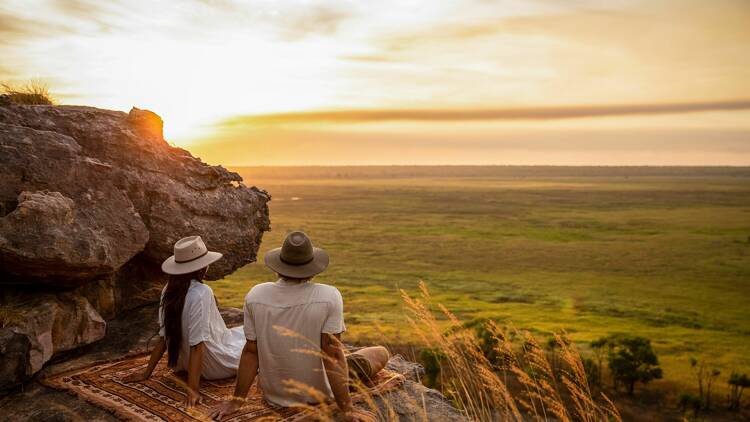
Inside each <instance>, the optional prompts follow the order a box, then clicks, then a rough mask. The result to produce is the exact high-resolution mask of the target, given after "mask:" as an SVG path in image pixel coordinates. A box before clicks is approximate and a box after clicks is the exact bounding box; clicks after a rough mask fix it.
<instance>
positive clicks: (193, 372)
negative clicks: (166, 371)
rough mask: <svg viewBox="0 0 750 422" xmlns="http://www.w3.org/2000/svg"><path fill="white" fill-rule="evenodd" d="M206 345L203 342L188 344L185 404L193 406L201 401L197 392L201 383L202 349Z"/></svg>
mask: <svg viewBox="0 0 750 422" xmlns="http://www.w3.org/2000/svg"><path fill="white" fill-rule="evenodd" d="M205 348H206V346H205V344H204V343H203V342H200V343H198V344H196V345H195V346H190V359H189V360H188V385H187V387H188V388H187V390H188V391H187V397H186V399H185V405H186V406H187V407H192V406H195V405H196V404H198V403H200V402H201V396H200V393H199V390H200V383H201V369H202V368H203V351H204V350H205Z"/></svg>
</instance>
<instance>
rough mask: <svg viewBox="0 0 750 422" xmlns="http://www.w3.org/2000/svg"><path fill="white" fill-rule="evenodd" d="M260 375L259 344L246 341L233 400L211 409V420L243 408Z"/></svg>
mask: <svg viewBox="0 0 750 422" xmlns="http://www.w3.org/2000/svg"><path fill="white" fill-rule="evenodd" d="M257 373H258V343H257V342H256V341H253V340H246V341H245V347H244V348H243V349H242V355H241V356H240V367H239V369H238V370H237V384H235V386H234V397H232V399H231V400H227V401H224V402H223V403H220V404H219V405H218V406H215V407H214V408H213V409H211V413H210V414H209V415H208V416H209V417H210V418H211V419H219V420H221V418H223V417H224V416H228V415H231V414H232V413H234V412H236V411H237V409H239V408H240V407H242V404H243V402H244V401H245V398H246V397H247V392H248V391H249V390H250V386H251V385H253V381H255V376H256V375H257Z"/></svg>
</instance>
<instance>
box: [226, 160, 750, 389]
mask: <svg viewBox="0 0 750 422" xmlns="http://www.w3.org/2000/svg"><path fill="white" fill-rule="evenodd" d="M235 170H236V171H239V172H240V173H241V174H242V175H243V177H245V180H246V183H248V184H255V185H257V186H259V187H261V188H263V189H266V190H267V191H268V192H269V193H270V194H271V195H272V197H273V200H272V201H271V203H270V210H271V222H272V228H273V229H272V231H271V232H269V233H267V234H266V235H265V236H264V239H263V245H262V246H261V253H260V256H261V259H260V262H262V256H263V253H264V252H265V251H266V250H268V249H271V248H273V247H276V246H279V245H280V244H281V241H282V239H283V237H284V235H285V234H286V233H287V231H289V230H292V229H302V230H304V231H306V232H307V233H308V234H309V235H310V236H311V237H312V238H313V240H314V242H315V243H316V244H317V245H318V246H321V247H323V248H325V249H326V250H328V252H329V253H330V255H331V266H330V268H329V270H328V271H327V272H326V273H324V274H323V275H321V276H320V277H319V281H320V282H323V283H330V284H333V285H335V286H337V287H338V288H339V289H340V290H341V292H342V293H343V296H344V302H345V311H346V318H347V319H346V322H347V326H348V329H349V332H348V334H347V340H348V341H350V342H355V341H377V342H387V343H389V344H405V343H411V342H416V340H417V339H416V338H414V336H412V335H410V331H409V329H408V325H407V323H406V320H405V317H404V313H403V310H402V306H401V299H400V297H399V292H398V289H406V290H407V291H409V292H413V293H414V292H416V286H417V283H418V282H419V281H420V280H424V281H425V282H426V283H427V284H428V286H429V288H430V290H431V292H432V293H433V296H434V298H435V300H436V301H438V302H441V303H443V304H444V305H446V306H447V307H448V308H449V309H450V310H452V311H453V312H455V313H456V314H458V315H459V316H460V317H461V318H462V319H464V320H469V319H472V318H480V317H489V318H494V319H497V320H501V321H512V323H513V324H514V325H515V326H516V327H519V328H526V329H529V330H532V331H533V332H536V333H539V334H540V335H543V334H545V333H549V332H551V331H553V330H560V329H565V330H567V332H568V333H570V334H571V336H572V337H573V338H574V339H575V340H579V341H581V342H586V341H588V340H592V339H595V338H598V337H600V336H604V335H607V334H610V333H615V332H625V333H632V334H638V335H643V336H646V337H648V338H650V339H652V341H653V343H654V345H655V347H656V350H657V353H658V354H659V356H660V358H661V362H662V367H663V368H664V373H665V378H666V379H665V380H663V381H660V382H659V383H661V384H662V385H667V384H671V383H674V382H680V383H686V382H691V381H690V378H689V377H690V373H689V364H688V358H689V357H690V356H696V357H699V358H705V359H707V360H708V361H710V362H711V363H712V364H714V365H715V366H717V367H718V368H720V369H721V370H722V377H721V378H720V379H721V381H720V382H718V383H717V385H718V384H723V385H725V381H724V380H725V377H726V375H727V374H728V373H729V372H730V371H731V370H732V369H740V370H744V371H745V372H748V371H750V353H748V350H750V170H748V169H676V170H675V169H654V168H651V169H649V168H641V169H607V168H588V169H587V168H579V169H575V168H544V167H541V168H534V167H527V168H512V167H510V168H506V167H497V168H492V167H477V168H470V167H469V168H454V167H432V168H410V167H394V168H388V167H374V168H357V167H340V168H325V167H319V168H315V167H313V168H252V169H250V168H243V169H235ZM273 279H274V277H273V274H271V273H270V272H269V271H267V270H266V269H265V268H264V266H263V265H262V264H260V263H255V264H251V265H248V266H247V267H245V268H242V269H240V270H239V271H237V272H236V273H234V274H232V275H231V276H229V277H227V278H225V279H224V280H220V281H216V282H212V283H211V285H212V286H213V288H214V291H215V292H216V294H217V296H218V298H219V300H220V302H222V304H225V305H232V306H240V305H241V304H242V300H243V298H244V295H245V292H247V290H248V289H249V288H250V287H252V285H254V284H257V283H260V282H263V281H270V280H273ZM657 385H658V384H657Z"/></svg>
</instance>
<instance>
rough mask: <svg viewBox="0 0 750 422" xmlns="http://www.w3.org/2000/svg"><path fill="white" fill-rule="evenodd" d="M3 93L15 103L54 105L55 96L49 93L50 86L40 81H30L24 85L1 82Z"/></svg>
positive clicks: (0, 87)
mask: <svg viewBox="0 0 750 422" xmlns="http://www.w3.org/2000/svg"><path fill="white" fill-rule="evenodd" d="M0 91H2V94H4V95H7V96H8V97H9V98H10V102H11V103H13V104H23V105H53V104H54V103H55V101H54V98H52V95H50V93H49V87H48V86H47V85H46V84H44V83H42V82H40V81H30V82H28V83H26V84H24V85H17V86H14V85H11V84H7V83H2V84H0Z"/></svg>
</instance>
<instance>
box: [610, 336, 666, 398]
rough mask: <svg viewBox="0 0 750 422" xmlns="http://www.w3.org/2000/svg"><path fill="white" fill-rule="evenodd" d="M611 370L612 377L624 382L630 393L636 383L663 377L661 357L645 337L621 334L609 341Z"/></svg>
mask: <svg viewBox="0 0 750 422" xmlns="http://www.w3.org/2000/svg"><path fill="white" fill-rule="evenodd" d="M608 363H609V370H610V372H611V373H612V377H613V378H614V379H615V380H616V381H617V382H621V383H623V384H624V385H625V386H626V388H627V392H628V394H631V395H632V394H633V391H634V390H635V383H637V382H641V383H644V384H646V383H648V382H650V381H651V380H654V379H659V378H661V377H662V370H661V368H660V367H659V359H658V358H657V357H656V353H654V350H653V349H652V348H651V341H650V340H649V339H647V338H644V337H633V336H619V337H612V338H611V339H610V341H609V356H608Z"/></svg>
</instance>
